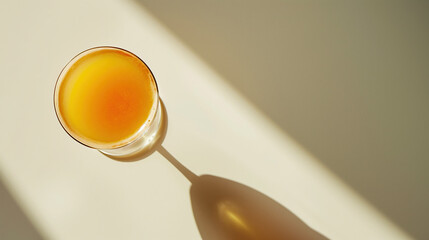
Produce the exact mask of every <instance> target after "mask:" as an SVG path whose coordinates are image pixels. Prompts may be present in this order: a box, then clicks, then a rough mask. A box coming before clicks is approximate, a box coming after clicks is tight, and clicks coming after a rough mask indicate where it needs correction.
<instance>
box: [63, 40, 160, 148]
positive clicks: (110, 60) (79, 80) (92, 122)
mask: <svg viewBox="0 0 429 240" xmlns="http://www.w3.org/2000/svg"><path fill="white" fill-rule="evenodd" d="M76 58H77V59H74V62H73V60H72V64H71V65H70V67H69V68H68V69H65V70H63V71H65V73H62V74H61V75H60V78H61V76H62V79H61V80H62V81H60V80H59V82H58V83H57V84H60V85H59V86H57V88H58V90H57V95H56V100H57V101H58V104H57V105H58V106H57V114H58V115H59V118H60V120H61V121H62V124H63V126H64V128H65V129H66V130H67V132H69V134H71V135H72V136H73V137H74V138H76V139H77V140H78V141H80V142H82V143H84V144H87V145H94V144H95V145H99V146H110V147H112V146H113V147H115V146H121V144H122V145H123V143H124V142H126V141H127V140H130V139H132V138H133V137H135V136H136V134H137V133H138V132H139V131H140V130H141V129H142V126H143V125H144V124H145V122H146V121H150V119H149V118H150V116H151V113H152V112H153V109H154V107H156V104H157V102H156V101H157V87H156V83H155V80H154V77H153V75H152V73H151V71H150V70H149V68H148V67H147V66H146V65H145V64H144V63H143V62H142V61H141V60H140V59H139V58H138V57H136V56H135V55H133V54H131V53H129V52H127V51H125V50H122V49H117V48H99V49H92V50H88V51H87V53H85V52H84V53H82V54H80V55H79V56H78V57H76Z"/></svg>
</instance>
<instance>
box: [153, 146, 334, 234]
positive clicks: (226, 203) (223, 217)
mask: <svg viewBox="0 0 429 240" xmlns="http://www.w3.org/2000/svg"><path fill="white" fill-rule="evenodd" d="M158 152H159V153H160V154H161V155H162V156H164V157H165V158H166V159H167V160H168V161H169V162H170V163H171V164H172V165H173V166H175V167H176V169H177V170H179V171H180V172H181V173H182V174H183V175H184V176H185V177H186V178H187V179H188V180H189V181H190V182H191V184H192V185H191V189H190V196H191V203H192V211H193V213H194V218H195V222H196V224H197V227H198V230H199V232H200V235H201V237H202V239H204V240H217V239H231V240H235V239H237V240H256V239H264V240H265V239H273V240H275V239H279V240H280V239H292V240H293V239H327V238H326V237H324V236H323V235H321V234H320V233H318V232H316V231H315V230H313V229H311V228H310V227H309V226H307V225H306V224H305V223H304V222H303V221H302V220H301V219H299V218H298V217H297V216H296V215H295V214H293V213H292V212H291V211H289V210H288V209H286V208H285V207H283V206H282V205H281V204H279V203H278V202H276V201H274V200H273V199H271V198H270V197H268V196H266V195H264V194H263V193H261V192H258V191H257V190H255V189H253V188H251V187H248V186H246V185H243V184H240V183H237V182H234V181H231V180H228V179H225V178H221V177H216V176H212V175H201V176H197V175H196V174H194V173H193V172H191V171H190V170H189V169H187V168H186V167H185V166H183V165H182V164H181V163H180V162H179V161H178V160H177V159H176V158H174V156H173V155H171V154H170V153H169V152H168V151H167V150H166V149H165V148H164V147H162V146H159V148H158Z"/></svg>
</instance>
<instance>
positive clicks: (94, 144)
mask: <svg viewBox="0 0 429 240" xmlns="http://www.w3.org/2000/svg"><path fill="white" fill-rule="evenodd" d="M103 49H110V50H117V51H122V52H125V53H127V54H130V55H131V56H133V57H135V58H136V59H138V60H139V61H140V62H141V63H143V65H144V66H145V67H146V68H147V69H148V70H149V73H150V75H151V76H152V82H153V84H154V88H155V91H154V95H155V96H154V100H155V101H154V102H153V104H152V107H151V110H150V114H149V116H148V118H147V119H146V121H145V122H144V123H143V124H142V125H141V126H140V128H139V130H137V131H136V132H135V133H134V134H133V135H131V136H130V137H128V138H126V139H123V140H121V141H117V142H114V143H98V142H95V141H91V140H86V139H85V137H82V136H80V135H79V134H77V133H75V132H74V131H73V130H72V129H71V128H69V127H68V126H67V124H66V122H65V121H64V119H63V117H62V116H61V112H60V109H59V99H58V98H59V89H60V86H61V84H62V82H63V80H64V77H65V76H66V75H67V73H68V71H69V70H70V68H71V67H72V66H73V65H74V64H75V63H76V62H77V61H78V60H80V59H81V58H82V57H84V56H86V55H88V54H90V53H92V52H96V51H99V50H103ZM53 97H54V110H55V115H56V117H57V119H58V121H59V122H60V125H61V127H62V128H63V129H64V130H65V131H66V133H67V134H68V135H69V136H70V137H71V138H73V139H74V140H75V141H77V142H78V143H80V144H82V145H84V146H86V147H89V148H93V149H118V148H121V147H124V146H127V145H129V144H131V143H133V142H135V141H136V140H138V139H140V137H142V136H143V135H144V133H145V132H146V130H147V129H148V128H149V127H150V126H151V125H152V124H153V119H154V118H155V115H156V113H157V112H158V111H159V91H158V83H157V82H156V79H155V76H154V74H153V72H152V70H151V69H150V68H149V66H148V65H147V64H146V63H145V62H144V61H143V60H142V59H141V58H140V57H138V56H137V55H136V54H134V53H132V52H130V51H128V50H126V49H123V48H120V47H114V46H98V47H92V48H88V49H86V50H84V51H82V52H80V53H78V54H76V55H75V56H74V57H73V58H72V59H71V60H70V61H69V62H68V63H67V64H66V65H65V66H64V68H63V69H62V70H61V72H60V74H59V75H58V78H57V80H56V82H55V87H54V96H53Z"/></svg>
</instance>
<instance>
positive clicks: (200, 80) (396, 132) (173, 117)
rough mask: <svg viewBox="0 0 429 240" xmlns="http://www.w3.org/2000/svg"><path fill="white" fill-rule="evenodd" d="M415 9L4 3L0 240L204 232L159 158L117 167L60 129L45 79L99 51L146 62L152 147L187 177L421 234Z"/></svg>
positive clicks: (335, 232)
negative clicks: (156, 120)
mask: <svg viewBox="0 0 429 240" xmlns="http://www.w3.org/2000/svg"><path fill="white" fill-rule="evenodd" d="M427 7H428V6H427V4H426V3H423V2H403V3H400V2H390V1H385V2H382V1H377V2H376V3H374V2H372V1H368V2H364V1H361V2H358V3H347V4H346V3H341V2H324V3H319V2H309V1H308V2H284V1H278V2H275V1H269V2H264V4H262V3H258V2H247V1H246V2H245V3H244V2H235V1H233V2H228V4H226V3H222V2H216V3H209V2H197V1H181V2H180V4H178V3H175V2H163V1H156V2H155V1H153V2H152V1H146V0H142V1H119V0H109V1H90V2H87V1H73V2H71V1H69V2H67V1H47V0H46V1H37V2H33V1H26V2H18V1H3V2H2V8H1V9H0V29H1V38H0V41H1V44H0V71H1V73H2V76H3V77H2V79H1V80H0V111H1V113H2V115H1V119H0V121H1V122H0V123H1V124H0V131H1V132H2V134H1V135H0V175H1V177H2V178H1V179H2V182H3V185H4V187H3V186H1V189H0V192H1V194H2V197H1V199H2V201H1V202H0V210H1V209H7V210H8V212H7V214H3V215H2V218H1V219H0V223H3V222H7V223H8V224H9V225H7V224H1V228H0V238H5V236H12V237H8V238H9V239H21V238H22V237H21V236H31V237H28V239H32V238H34V239H39V238H41V237H42V236H43V238H47V239H199V238H200V237H199V233H198V230H197V229H196V226H195V221H194V219H193V216H192V210H191V207H190V202H189V193H188V191H189V183H188V182H187V180H186V179H184V178H183V176H181V175H180V174H179V173H178V172H177V171H176V170H175V169H174V168H173V167H171V166H170V165H169V164H168V162H167V161H165V160H164V159H163V158H162V157H161V156H160V155H159V154H154V155H153V156H150V157H149V158H147V159H145V160H143V161H140V162H136V163H130V164H124V163H119V162H115V161H112V160H110V159H108V158H106V157H105V156H103V155H101V154H99V153H98V152H96V151H94V150H91V149H87V148H84V147H83V146H81V145H79V144H77V143H75V142H74V141H73V140H72V139H70V138H69V137H68V135H67V134H65V132H64V131H63V130H62V129H61V127H60V126H59V124H58V122H57V120H56V118H55V115H54V111H53V106H52V92H53V86H54V83H55V79H56V77H57V75H58V74H59V71H60V69H61V68H62V67H63V66H64V64H65V63H66V62H67V61H68V60H69V59H70V58H71V57H72V56H74V55H75V54H77V53H78V52H80V51H82V50H83V49H86V48H89V47H93V46H99V45H115V46H119V47H123V48H126V49H128V50H131V51H132V52H134V53H136V54H137V55H138V56H140V57H141V58H143V59H144V60H145V61H146V62H147V63H148V64H149V66H150V67H151V69H152V70H153V71H154V73H155V75H156V77H157V80H158V83H159V86H160V94H161V97H162V98H163V100H164V102H165V105H166V107H167V111H168V114H169V129H168V133H167V137H166V140H165V143H164V146H165V147H166V148H167V149H168V150H169V151H171V152H172V153H173V155H175V156H176V157H177V158H178V159H179V160H180V161H181V162H182V163H183V164H185V165H186V166H187V167H189V168H190V169H191V170H192V171H195V173H196V174H204V173H209V174H213V175H217V176H221V177H224V178H228V179H231V180H235V181H238V182H241V183H243V184H246V185H248V186H251V187H253V188H255V189H257V190H258V191H260V192H262V193H264V194H266V195H268V196H270V197H272V198H273V199H275V200H276V201H278V202H279V203H280V204H282V205H283V206H285V207H286V208H287V209H289V210H290V211H292V212H293V213H295V214H296V215H297V216H299V217H300V218H301V219H302V220H303V221H304V222H306V223H307V224H308V225H309V226H311V227H313V228H314V229H316V230H317V231H319V232H320V233H322V234H324V235H326V236H327V237H330V238H333V239H407V238H409V236H407V235H408V234H410V235H411V236H412V237H415V238H423V237H424V236H427V235H428V232H427V228H426V226H425V223H426V222H427V213H428V209H427V207H428V206H427V204H426V203H427V202H428V200H429V199H428V198H429V197H428V190H427V189H428V188H427V182H428V175H427V174H426V172H427V170H428V162H427V159H428V156H429V154H428V149H429V147H428V142H429V141H428V139H427V138H428V136H429V135H428V128H427V122H428V120H429V119H428V118H429V113H428V111H429V109H428V108H427V103H428V100H429V99H428V94H427V93H428V90H429V88H428V80H427V79H428V69H427V65H428V64H427V63H428V46H427V43H428V30H427V23H428V15H427V14H426V12H427V10H428V8H427ZM6 189H7V190H6ZM2 212H4V211H2ZM14 219H18V220H16V221H15V220H14ZM8 220H10V221H8ZM21 234H22V235H21Z"/></svg>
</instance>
